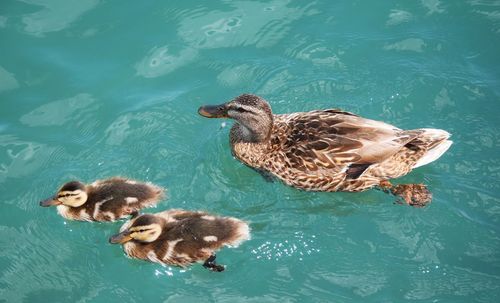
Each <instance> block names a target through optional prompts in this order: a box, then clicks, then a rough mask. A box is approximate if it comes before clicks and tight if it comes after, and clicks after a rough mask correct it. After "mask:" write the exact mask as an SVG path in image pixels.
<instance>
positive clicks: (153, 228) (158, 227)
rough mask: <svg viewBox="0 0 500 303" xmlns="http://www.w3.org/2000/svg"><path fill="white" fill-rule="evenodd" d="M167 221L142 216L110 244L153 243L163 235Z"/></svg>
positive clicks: (111, 239) (152, 216) (110, 241)
mask: <svg viewBox="0 0 500 303" xmlns="http://www.w3.org/2000/svg"><path fill="white" fill-rule="evenodd" d="M164 225H165V220H164V219H163V218H160V217H158V216H155V215H151V214H144V215H140V216H139V217H137V218H136V219H134V221H133V222H132V224H131V225H130V226H129V227H127V228H126V229H125V230H123V231H121V232H120V233H118V234H116V235H113V236H111V237H110V238H109V243H112V244H124V243H126V242H128V241H131V240H135V241H138V242H146V243H149V242H153V241H155V240H156V239H158V237H159V236H160V235H161V233H162V231H163V227H164Z"/></svg>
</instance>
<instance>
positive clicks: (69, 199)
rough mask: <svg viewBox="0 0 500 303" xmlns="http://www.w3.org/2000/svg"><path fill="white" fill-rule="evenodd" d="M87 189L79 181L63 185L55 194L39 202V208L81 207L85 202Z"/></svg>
mask: <svg viewBox="0 0 500 303" xmlns="http://www.w3.org/2000/svg"><path fill="white" fill-rule="evenodd" d="M87 198H88V195H87V187H86V186H85V184H83V183H82V182H79V181H71V182H68V183H66V184H64V185H63V186H62V187H61V189H59V190H58V191H57V194H56V195H55V196H53V197H51V198H48V199H46V200H44V201H41V202H40V206H44V207H47V206H52V205H66V206H69V207H78V206H82V205H83V204H84V203H85V202H87Z"/></svg>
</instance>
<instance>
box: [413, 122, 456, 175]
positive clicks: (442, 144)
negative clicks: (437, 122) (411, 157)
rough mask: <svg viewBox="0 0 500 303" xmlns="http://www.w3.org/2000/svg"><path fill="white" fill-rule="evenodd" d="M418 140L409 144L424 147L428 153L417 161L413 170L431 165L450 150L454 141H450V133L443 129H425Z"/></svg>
mask: <svg viewBox="0 0 500 303" xmlns="http://www.w3.org/2000/svg"><path fill="white" fill-rule="evenodd" d="M420 130H421V131H423V133H422V134H421V135H419V136H418V138H417V139H416V140H414V141H412V142H410V143H409V144H411V145H417V146H419V147H423V148H424V149H426V150H427V151H426V152H425V153H424V154H423V155H422V157H420V159H418V160H417V162H416V163H415V165H414V166H413V168H417V167H420V166H423V165H426V164H429V163H431V162H433V161H435V160H437V159H439V157H441V156H442V155H443V154H444V153H445V152H446V151H447V150H448V148H450V146H451V144H452V143H453V141H451V140H448V138H449V137H450V133H448V132H447V131H444V130H441V129H433V128H423V129H420Z"/></svg>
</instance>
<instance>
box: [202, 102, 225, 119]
mask: <svg viewBox="0 0 500 303" xmlns="http://www.w3.org/2000/svg"><path fill="white" fill-rule="evenodd" d="M227 111H228V108H227V106H226V104H219V105H204V106H201V107H200V108H199V109H198V114H200V115H202V116H203V117H207V118H227Z"/></svg>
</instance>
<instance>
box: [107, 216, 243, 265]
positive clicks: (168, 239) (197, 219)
mask: <svg viewBox="0 0 500 303" xmlns="http://www.w3.org/2000/svg"><path fill="white" fill-rule="evenodd" d="M142 226H145V227H144V228H143V227H142ZM155 226H158V228H161V233H159V234H157V235H153V236H151V233H150V232H149V231H147V228H148V227H149V228H151V229H152V230H153V231H154V229H155ZM137 227H139V229H137V230H135V232H138V233H144V234H145V237H146V238H145V239H143V240H142V241H141V240H138V239H135V238H129V240H128V241H127V242H126V243H123V248H124V251H125V253H126V254H127V255H128V256H129V257H132V258H137V259H142V260H147V261H151V262H156V263H160V264H165V265H175V266H182V267H185V266H187V265H189V264H191V263H194V262H199V261H202V262H203V261H206V260H207V259H208V258H209V257H211V256H212V255H214V253H215V251H217V250H218V249H220V248H221V247H222V246H224V245H226V246H238V245H239V244H240V243H241V242H243V241H245V240H248V239H249V238H250V230H249V227H248V224H247V223H246V222H244V221H241V220H239V219H236V218H231V217H218V216H214V215H211V214H209V213H206V212H200V211H186V210H168V211H163V212H160V213H156V214H144V215H141V216H139V217H137V218H134V219H132V220H130V221H129V222H126V223H125V224H124V225H123V226H122V227H121V229H120V232H121V234H132V237H133V236H134V233H133V232H131V231H133V230H134V229H135V228H137ZM137 237H139V236H137ZM149 237H152V238H151V239H149ZM150 240H152V241H150ZM149 241H150V242H149ZM111 242H112V243H121V242H119V241H118V242H113V240H111Z"/></svg>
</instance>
